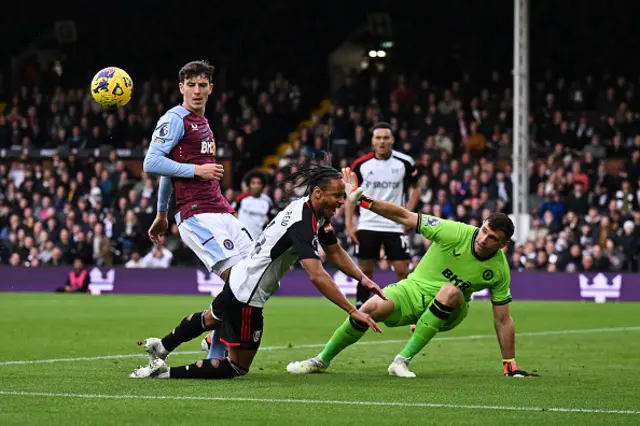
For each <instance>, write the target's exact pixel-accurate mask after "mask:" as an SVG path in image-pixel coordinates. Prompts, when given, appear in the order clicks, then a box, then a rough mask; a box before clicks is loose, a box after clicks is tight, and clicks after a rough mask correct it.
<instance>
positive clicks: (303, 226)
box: [287, 220, 382, 333]
mask: <svg viewBox="0 0 640 426" xmlns="http://www.w3.org/2000/svg"><path fill="white" fill-rule="evenodd" d="M287 233H288V234H289V238H291V243H292V244H293V246H294V248H295V249H296V251H297V252H298V256H299V258H300V263H301V264H302V266H303V267H304V269H305V271H306V272H307V274H308V275H309V279H310V280H311V283H312V284H313V285H314V286H315V287H316V288H317V289H318V291H320V293H322V295H323V296H324V297H326V298H327V299H329V300H330V301H332V302H333V303H334V304H336V305H338V306H339V307H340V308H342V309H343V310H344V311H345V312H347V313H348V314H349V316H351V318H353V319H354V320H356V321H359V322H360V323H362V324H366V325H367V326H368V327H370V328H372V329H373V330H374V331H377V332H379V333H381V332H382V330H380V328H379V327H378V325H377V324H376V323H375V321H374V320H373V319H372V318H371V317H370V316H369V315H367V314H364V313H362V312H360V311H358V310H357V309H356V307H355V306H353V305H352V304H351V302H349V300H347V298H346V297H345V296H344V295H343V294H342V292H341V291H340V289H339V288H338V286H337V285H336V283H335V282H334V281H333V280H332V279H331V276H330V275H329V274H328V273H327V271H325V269H324V268H323V267H322V262H321V261H320V255H319V253H318V250H317V241H315V242H316V246H314V240H315V238H316V236H315V233H314V232H313V229H312V226H311V223H307V221H304V220H303V221H300V222H297V223H295V224H293V225H292V226H291V227H290V228H289V229H288V230H287Z"/></svg>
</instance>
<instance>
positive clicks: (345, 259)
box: [318, 225, 388, 300]
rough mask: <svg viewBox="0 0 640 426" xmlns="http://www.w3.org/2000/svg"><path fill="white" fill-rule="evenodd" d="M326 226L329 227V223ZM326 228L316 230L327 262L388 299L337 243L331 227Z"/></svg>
mask: <svg viewBox="0 0 640 426" xmlns="http://www.w3.org/2000/svg"><path fill="white" fill-rule="evenodd" d="M328 226H329V227H330V225H328ZM327 229H328V228H327V226H325V227H323V228H321V229H320V230H319V231H318V239H319V240H320V244H322V248H323V249H324V251H325V253H326V254H327V259H328V260H329V262H331V263H333V264H334V266H335V267H336V268H338V269H339V270H340V271H342V272H344V273H345V274H347V275H348V276H350V277H351V278H353V279H355V280H358V282H359V283H360V284H362V285H363V286H365V287H366V288H368V289H369V290H370V291H372V292H374V293H375V294H377V295H378V296H379V297H380V298H382V299H383V300H388V299H387V297H386V296H385V295H384V293H383V292H382V290H381V289H380V287H379V286H378V285H377V284H376V283H374V282H373V281H371V279H369V277H367V276H366V275H365V274H364V272H362V271H361V270H360V268H358V266H357V265H356V264H355V262H354V261H353V259H351V256H349V253H347V252H346V251H345V250H344V249H343V248H342V246H341V245H340V243H338V239H337V238H336V235H335V233H334V232H333V229H330V230H327Z"/></svg>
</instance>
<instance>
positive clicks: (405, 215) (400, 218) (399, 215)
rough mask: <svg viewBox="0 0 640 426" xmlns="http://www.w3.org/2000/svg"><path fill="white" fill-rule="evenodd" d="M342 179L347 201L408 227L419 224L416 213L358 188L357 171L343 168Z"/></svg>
mask: <svg viewBox="0 0 640 426" xmlns="http://www.w3.org/2000/svg"><path fill="white" fill-rule="evenodd" d="M342 180H343V181H344V183H345V192H346V194H347V203H351V204H352V205H359V206H360V207H362V208H365V209H368V210H371V211H372V212H374V213H376V214H379V215H380V216H382V217H386V218H387V219H389V220H392V221H394V222H396V223H399V224H401V225H404V226H406V227H410V228H412V227H415V226H416V225H417V223H418V215H417V214H416V213H413V212H410V211H409V210H407V209H405V208H404V207H400V206H398V205H397V204H393V203H389V202H386V201H382V200H374V199H373V198H370V197H368V196H366V195H364V189H362V188H358V177H357V175H356V173H354V172H353V171H351V169H349V168H344V169H342ZM347 210H348V209H347Z"/></svg>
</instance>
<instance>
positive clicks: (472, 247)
mask: <svg viewBox="0 0 640 426" xmlns="http://www.w3.org/2000/svg"><path fill="white" fill-rule="evenodd" d="M478 232H480V228H478V229H476V232H474V233H473V238H471V253H473V257H475V258H476V259H478V260H479V261H480V262H484V261H485V260H489V259H491V258H492V257H493V256H495V255H496V254H497V253H498V250H500V249H498V250H496V252H495V253H493V254H490V255H489V256H487V257H482V256H480V255H479V254H478V253H476V237H477V236H478Z"/></svg>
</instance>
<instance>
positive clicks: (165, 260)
mask: <svg viewBox="0 0 640 426" xmlns="http://www.w3.org/2000/svg"><path fill="white" fill-rule="evenodd" d="M172 258H173V254H172V253H171V252H170V251H169V250H167V249H166V248H165V247H163V246H162V245H161V244H156V245H154V246H153V248H152V249H151V251H150V252H149V253H147V255H146V256H145V257H144V259H143V262H144V264H145V266H146V267H147V268H168V267H169V265H171V259H172Z"/></svg>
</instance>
